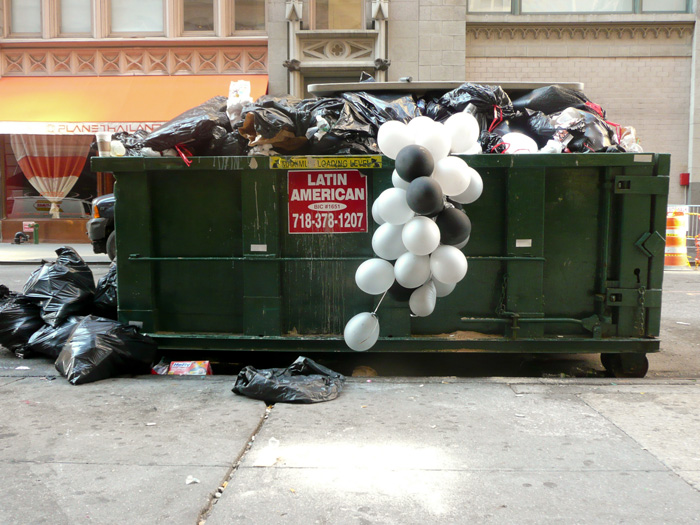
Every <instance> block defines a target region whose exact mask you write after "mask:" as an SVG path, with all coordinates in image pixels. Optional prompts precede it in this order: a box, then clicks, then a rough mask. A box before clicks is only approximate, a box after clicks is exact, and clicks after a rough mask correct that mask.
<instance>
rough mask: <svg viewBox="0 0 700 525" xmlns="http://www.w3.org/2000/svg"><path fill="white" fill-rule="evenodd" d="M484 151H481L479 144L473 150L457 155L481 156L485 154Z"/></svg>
mask: <svg viewBox="0 0 700 525" xmlns="http://www.w3.org/2000/svg"><path fill="white" fill-rule="evenodd" d="M483 152H484V151H483V150H482V149H481V144H479V143H478V142H477V143H476V144H474V145H473V146H472V147H471V148H469V149H468V150H467V151H460V152H459V153H455V155H479V154H480V153H483Z"/></svg>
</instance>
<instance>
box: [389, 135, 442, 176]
mask: <svg viewBox="0 0 700 525" xmlns="http://www.w3.org/2000/svg"><path fill="white" fill-rule="evenodd" d="M394 167H395V168H396V173H398V174H399V177H401V178H402V179H403V180H405V181H406V182H411V181H412V180H414V179H417V178H418V177H430V175H431V174H432V173H433V170H434V169H435V161H434V160H433V156H432V155H431V153H430V152H429V151H428V150H427V149H426V148H424V147H423V146H419V145H418V144H411V145H409V146H404V147H403V148H401V151H399V153H398V154H397V155H396V161H395V162H394Z"/></svg>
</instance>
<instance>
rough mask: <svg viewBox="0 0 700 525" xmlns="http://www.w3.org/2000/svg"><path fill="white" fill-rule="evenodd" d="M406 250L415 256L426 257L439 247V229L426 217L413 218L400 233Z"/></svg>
mask: <svg viewBox="0 0 700 525" xmlns="http://www.w3.org/2000/svg"><path fill="white" fill-rule="evenodd" d="M401 238H402V239H403V244H404V246H405V247H406V249H407V250H408V251H409V252H411V253H413V254H415V255H428V254H429V253H432V252H433V251H434V250H435V248H437V247H438V246H439V245H440V228H438V226H437V224H435V222H434V221H432V220H431V219H429V218H428V217H423V216H418V217H413V219H411V220H410V221H408V222H407V223H406V224H405V225H404V227H403V231H402V232H401Z"/></svg>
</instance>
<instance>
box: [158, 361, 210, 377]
mask: <svg viewBox="0 0 700 525" xmlns="http://www.w3.org/2000/svg"><path fill="white" fill-rule="evenodd" d="M212 374H213V372H212V371H211V364H209V361H173V362H172V363H170V368H169V369H168V375H176V376H210V375H212Z"/></svg>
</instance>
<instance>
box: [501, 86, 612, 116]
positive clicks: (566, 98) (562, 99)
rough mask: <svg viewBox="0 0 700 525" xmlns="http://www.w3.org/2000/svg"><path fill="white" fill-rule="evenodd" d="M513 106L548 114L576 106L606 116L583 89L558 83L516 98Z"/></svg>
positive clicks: (518, 108)
mask: <svg viewBox="0 0 700 525" xmlns="http://www.w3.org/2000/svg"><path fill="white" fill-rule="evenodd" d="M513 107H514V108H515V109H516V110H521V111H522V110H524V109H526V108H527V109H531V110H533V111H542V112H543V113H546V114H547V115H551V114H552V113H559V112H560V111H564V110H565V109H566V108H576V109H582V110H584V111H589V112H593V113H596V114H598V115H599V116H601V117H603V118H605V111H604V110H603V108H601V107H600V106H599V105H598V104H595V103H593V102H591V101H590V100H589V98H588V97H587V96H586V95H585V94H584V93H583V91H579V90H578V89H571V88H566V87H562V86H559V85H557V84H554V85H551V86H544V87H541V88H537V89H533V90H532V91H530V93H528V94H527V95H523V96H522V97H520V98H518V99H517V100H514V101H513Z"/></svg>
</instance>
